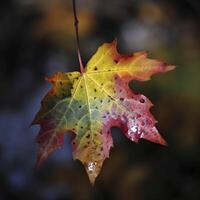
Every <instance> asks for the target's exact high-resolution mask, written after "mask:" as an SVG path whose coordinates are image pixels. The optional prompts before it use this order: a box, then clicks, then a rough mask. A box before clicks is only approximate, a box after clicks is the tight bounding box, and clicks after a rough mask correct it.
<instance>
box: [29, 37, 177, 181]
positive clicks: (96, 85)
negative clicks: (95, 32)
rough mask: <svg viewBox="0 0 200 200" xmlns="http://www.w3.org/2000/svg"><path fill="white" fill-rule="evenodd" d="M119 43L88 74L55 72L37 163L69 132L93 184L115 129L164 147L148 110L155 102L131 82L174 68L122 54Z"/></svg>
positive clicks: (108, 46)
mask: <svg viewBox="0 0 200 200" xmlns="http://www.w3.org/2000/svg"><path fill="white" fill-rule="evenodd" d="M116 45H117V42H116V41H113V42H112V43H105V44H103V45H102V46H101V47H99V49H98V50H97V52H96V53H95V54H94V55H93V57H92V58H91V59H90V60H89V62H88V63H87V66H86V68H85V71H84V73H80V72H69V73H61V72H59V73H56V74H55V75H53V76H52V77H50V78H47V80H48V81H49V82H51V83H52V84H53V88H52V89H51V90H50V91H49V92H48V93H47V95H46V96H45V97H44V99H43V101H42V103H41V104H42V105H41V109H40V111H39V112H38V114H37V115H36V117H35V119H34V121H33V124H40V126H41V129H40V132H39V135H38V136H37V142H38V144H39V150H38V158H37V163H38V165H40V164H41V163H42V162H43V161H44V160H45V159H46V158H47V157H48V155H49V154H51V153H52V152H53V151H54V150H56V149H57V148H58V147H60V146H61V145H62V144H63V141H64V134H65V133H66V132H73V133H74V134H75V137H74V139H73V140H72V147H73V157H74V159H78V160H80V161H81V162H82V163H83V165H84V166H85V169H86V171H87V173H88V176H89V179H90V182H91V183H94V182H95V179H96V177H97V176H98V174H99V172H100V170H101V167H102V164H103V162H104V160H105V159H106V158H108V157H109V152H110V148H111V147H112V146H113V139H112V135H111V127H113V126H117V127H119V128H121V130H122V131H123V133H124V135H125V136H126V137H127V138H129V139H130V140H132V141H134V142H138V140H139V139H140V138H144V139H146V140H149V141H151V142H155V143H159V144H163V145H165V144H166V143H165V141H164V139H163V138H162V137H161V136H160V134H159V133H158V130H157V129H156V127H155V123H156V121H155V119H154V117H153V116H152V114H151V113H150V111H149V109H150V108H151V106H152V103H151V102H150V100H149V99H148V98H146V97H145V96H144V95H142V94H138V93H136V92H135V91H133V90H132V89H130V88H129V82H130V81H131V80H138V81H147V80H149V78H150V77H151V75H153V74H155V73H159V72H167V71H170V70H172V69H174V66H170V65H167V64H165V63H164V62H161V61H157V60H153V59H149V58H147V54H146V53H145V52H138V53H134V54H132V55H129V56H124V55H120V54H119V53H118V52H117V50H116Z"/></svg>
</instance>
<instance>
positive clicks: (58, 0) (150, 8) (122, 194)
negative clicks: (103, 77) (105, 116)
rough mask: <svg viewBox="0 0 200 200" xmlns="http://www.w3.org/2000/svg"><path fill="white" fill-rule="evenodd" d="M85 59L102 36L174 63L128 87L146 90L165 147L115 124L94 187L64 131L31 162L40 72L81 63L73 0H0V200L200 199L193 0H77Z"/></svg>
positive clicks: (198, 50) (197, 15)
mask: <svg viewBox="0 0 200 200" xmlns="http://www.w3.org/2000/svg"><path fill="white" fill-rule="evenodd" d="M77 6H78V15H79V19H80V26H79V31H80V38H81V51H82V55H83V58H84V62H85V63H86V61H87V60H88V59H89V58H90V56H91V55H92V54H93V53H94V52H95V51H96V49H97V47H98V46H99V45H101V44H102V43H104V42H111V41H112V40H113V39H114V38H115V37H117V39H118V45H119V51H120V52H123V53H130V52H134V51H139V50H142V51H143V50H146V51H149V52H150V57H152V58H157V59H161V60H165V61H166V62H167V63H170V64H174V65H176V66H177V68H176V70H175V71H172V72H169V73H166V74H160V75H156V76H154V77H153V78H152V80H151V81H148V82H145V83H138V82H133V83H132V87H133V88H134V89H135V90H137V91H139V92H141V93H143V94H145V95H146V96H147V97H149V98H150V99H151V100H152V101H153V103H154V105H155V107H154V108H152V113H153V114H154V116H155V117H156V119H157V120H158V124H157V127H158V129H159V130H160V133H161V134H162V135H163V137H164V138H165V139H166V140H167V141H168V144H169V146H168V147H162V146H160V145H156V144H153V143H150V142H148V141H144V140H141V141H140V144H139V145H137V144H135V143H132V142H131V141H129V140H128V139H126V138H125V137H124V136H123V135H122V134H121V132H120V130H118V129H113V137H114V145H115V146H114V148H113V149H112V150H111V154H110V158H109V159H108V160H106V161H105V163H104V166H103V168H102V171H101V174H100V176H99V177H98V179H97V181H96V184H95V186H94V187H93V188H92V187H91V185H90V183H89V180H88V178H87V175H86V173H85V170H84V168H83V166H82V165H81V163H80V162H79V161H73V160H72V155H71V146H70V137H69V136H68V135H67V134H66V141H65V145H64V146H63V148H62V149H61V150H57V151H56V152H55V153H54V154H53V155H52V156H50V157H49V159H48V160H47V161H46V162H45V163H44V165H43V166H42V168H41V169H40V170H35V160H36V150H37V145H36V144H35V143H34V142H35V137H36V135H37V133H38V130H39V127H38V126H34V127H31V128H30V127H29V125H30V123H31V121H32V119H33V117H34V115H35V114H36V112H37V111H38V109H39V107H40V101H41V99H42V97H43V96H44V95H45V94H46V92H47V90H48V89H49V88H50V84H48V83H47V82H45V81H44V77H45V76H49V75H52V74H53V73H54V72H57V71H74V70H78V60H77V56H76V43H75V34H74V29H73V13H72V7H71V1H70V0H54V1H53V0H5V1H1V3H0V94H1V97H0V200H7V199H9V200H10V199H14V200H71V199H72V200H88V199H91V200H93V199H95V200H102V199H106V200H107V199H109V200H110V199H116V200H122V199H124V200H147V199H148V200H188V199H190V200H199V199H200V122H199V120H200V59H199V58H200V41H199V34H200V30H199V28H200V26H199V25H200V24H199V21H200V1H199V0H160V1H159V0H110V1H106V0H77Z"/></svg>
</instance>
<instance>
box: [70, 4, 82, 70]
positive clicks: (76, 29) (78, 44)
mask: <svg viewBox="0 0 200 200" xmlns="http://www.w3.org/2000/svg"><path fill="white" fill-rule="evenodd" d="M72 4H73V13H74V27H75V32H76V43H77V54H78V60H79V65H80V72H81V73H82V74H83V73H84V66H83V62H82V57H81V52H80V40H79V32H78V23H79V21H78V17H77V12H76V0H72Z"/></svg>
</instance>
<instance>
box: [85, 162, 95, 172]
mask: <svg viewBox="0 0 200 200" xmlns="http://www.w3.org/2000/svg"><path fill="white" fill-rule="evenodd" d="M96 164H97V163H96V162H88V164H87V169H88V171H89V173H92V172H94V170H95V167H96Z"/></svg>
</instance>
